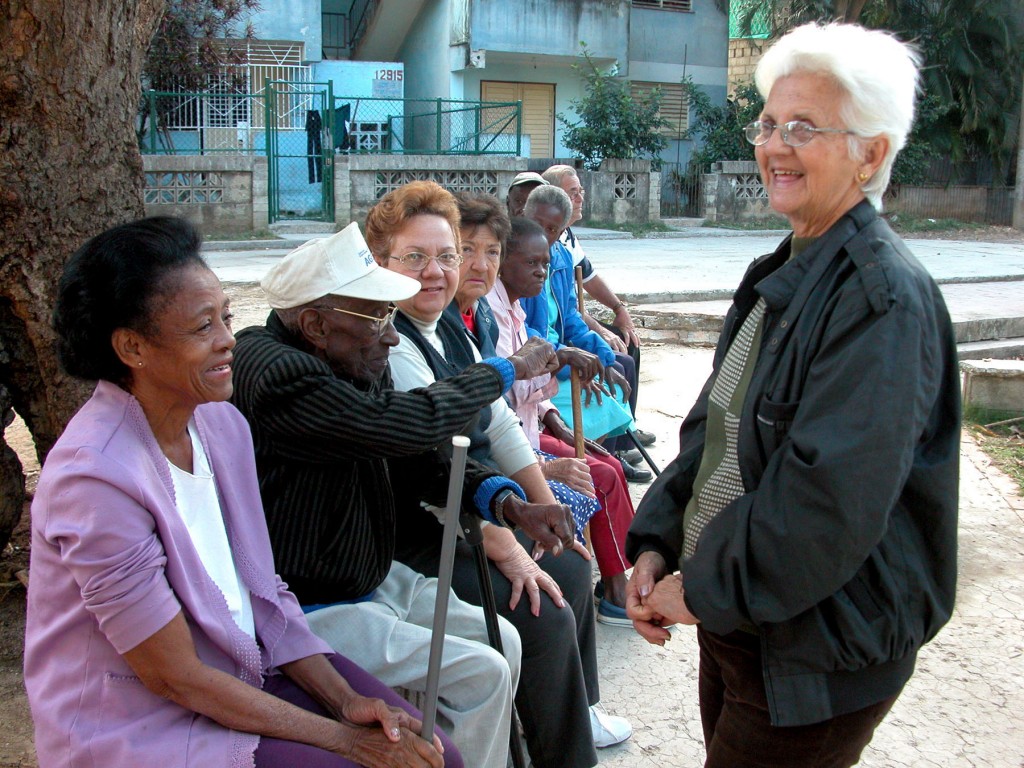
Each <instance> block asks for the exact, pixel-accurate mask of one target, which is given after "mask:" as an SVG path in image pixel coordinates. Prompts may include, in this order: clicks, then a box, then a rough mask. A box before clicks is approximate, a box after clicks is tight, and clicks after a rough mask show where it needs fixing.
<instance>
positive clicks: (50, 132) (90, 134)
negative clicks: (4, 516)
mask: <svg viewBox="0 0 1024 768" xmlns="http://www.w3.org/2000/svg"><path fill="white" fill-rule="evenodd" d="M164 7H165V0H75V1H74V2H60V3H55V2H53V1H52V0H9V2H7V3H5V4H4V8H3V10H0V40H3V46H2V47H0V147H2V149H0V387H6V390H7V392H8V393H9V398H10V401H11V403H12V404H13V407H14V409H15V410H16V411H17V412H18V413H19V414H20V415H21V417H22V419H24V421H25V423H26V424H27V425H28V428H29V430H30V431H31V432H32V436H33V438H34V439H35V445H36V453H37V454H38V456H39V460H40V462H41V461H42V460H43V459H45V457H46V453H47V452H48V451H49V450H50V448H51V447H52V445H53V443H54V442H55V441H56V439H57V437H58V436H59V435H60V432H61V430H62V429H63V428H64V426H65V425H66V424H67V421H68V419H70V418H71V416H72V415H73V414H74V412H75V411H76V410H77V409H78V407H79V406H80V405H81V403H82V401H83V400H84V398H85V397H86V396H87V394H88V393H89V391H90V389H91V387H90V386H89V385H87V384H86V383H84V382H81V381H77V380H75V379H72V378H70V377H68V376H67V375H66V374H64V372H63V371H61V370H60V367H59V366H58V364H57V356H56V350H55V335H54V332H53V329H52V327H51V323H50V317H51V315H52V312H53V303H54V298H55V295H56V286H57V280H58V278H59V277H60V273H61V270H62V269H63V266H64V263H65V261H66V260H67V258H68V257H69V256H70V255H71V254H72V253H73V252H74V251H75V249H77V248H78V246H79V245H81V244H82V243H83V242H84V241H85V240H86V239H88V238H89V237H91V236H93V235H95V234H97V233H99V232H101V231H103V230H105V229H107V228H109V227H111V226H113V225H114V224H118V223H121V222H124V221H128V220H130V219H133V218H138V217H139V216H141V215H142V213H143V205H142V160H141V157H140V155H139V148H138V144H137V142H136V139H135V132H134V120H135V114H136V108H137V106H138V101H139V95H140V84H139V77H140V74H141V71H142V64H143V61H144V59H145V55H146V49H147V47H148V45H149V40H150V38H151V37H152V35H153V31H154V30H155V29H156V25H157V23H158V21H159V19H160V16H161V15H162V13H163V11H164ZM0 434H2V433H0ZM5 448H6V446H5V445H3V444H2V437H0V455H3V454H4V449H5ZM9 492H11V493H14V492H15V490H14V489H13V487H12V486H11V485H10V484H8V486H7V487H3V488H0V493H3V494H4V496H5V497H6V495H7V493H9ZM19 507H20V505H19ZM0 536H2V538H0V546H3V544H4V543H5V542H6V536H3V531H2V529H0Z"/></svg>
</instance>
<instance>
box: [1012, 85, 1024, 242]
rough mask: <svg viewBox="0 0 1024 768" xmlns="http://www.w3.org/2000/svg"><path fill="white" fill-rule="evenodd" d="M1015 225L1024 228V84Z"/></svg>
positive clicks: (1015, 192) (1019, 132) (1022, 88)
mask: <svg viewBox="0 0 1024 768" xmlns="http://www.w3.org/2000/svg"><path fill="white" fill-rule="evenodd" d="M1013 226H1014V229H1024V84H1022V85H1021V91H1020V124H1019V125H1018V126H1017V185H1016V187H1015V189H1014V193H1013Z"/></svg>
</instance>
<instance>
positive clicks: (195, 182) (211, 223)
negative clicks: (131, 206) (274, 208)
mask: <svg viewBox="0 0 1024 768" xmlns="http://www.w3.org/2000/svg"><path fill="white" fill-rule="evenodd" d="M142 167H143V170H144V171H145V185H144V191H143V196H144V202H145V206H146V215H147V216H161V215H162V216H180V217H182V218H186V219H188V220H189V221H191V222H192V223H193V224H196V225H197V226H199V227H200V228H201V229H202V231H203V233H204V235H206V236H207V237H209V236H211V235H232V234H248V233H251V232H254V231H261V230H265V229H266V228H267V220H268V199H267V186H268V180H267V158H265V157H260V156H254V155H226V154H225V155H143V157H142Z"/></svg>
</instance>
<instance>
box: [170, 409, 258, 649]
mask: <svg viewBox="0 0 1024 768" xmlns="http://www.w3.org/2000/svg"><path fill="white" fill-rule="evenodd" d="M188 434H189V437H190V438H192V473H191V474H189V473H188V472H186V471H185V470H183V469H181V468H180V467H177V466H175V465H174V464H172V463H171V462H170V461H168V462H167V466H169V467H170V468H171V480H172V481H173V483H174V495H175V498H176V501H177V504H176V506H177V508H178V514H179V515H181V519H182V521H183V522H184V523H185V527H186V528H187V529H188V533H189V536H191V537H192V544H193V545H194V546H195V548H196V551H197V552H198V553H199V559H200V560H201V561H202V563H203V567H204V568H206V572H207V573H208V574H209V575H210V578H211V579H213V583H214V584H216V585H217V586H218V587H219V588H220V591H221V592H222V593H223V594H224V600H225V601H226V602H227V604H228V610H229V611H231V618H233V619H234V620H235V623H236V624H238V626H239V628H240V629H241V630H242V631H243V632H245V633H247V634H248V635H249V636H250V637H251V638H253V639H254V640H255V639H256V625H255V623H254V622H253V617H252V598H251V597H250V595H249V590H248V588H247V587H246V586H245V584H243V583H242V577H241V576H240V575H239V573H238V568H236V567H235V559H234V557H233V556H232V554H231V545H230V544H228V532H227V529H226V528H225V527H224V516H223V515H222V514H221V510H220V499H218V498H217V486H216V484H215V483H214V479H213V470H212V469H211V468H210V461H209V459H208V458H207V456H206V451H204V450H203V444H202V443H201V442H200V441H199V435H198V433H197V432H196V426H195V422H194V421H191V420H190V421H189V423H188Z"/></svg>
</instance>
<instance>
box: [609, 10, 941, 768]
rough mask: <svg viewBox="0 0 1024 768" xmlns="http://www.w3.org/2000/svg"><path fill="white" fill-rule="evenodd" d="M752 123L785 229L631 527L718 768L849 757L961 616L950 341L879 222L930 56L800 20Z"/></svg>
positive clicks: (820, 767) (632, 552) (914, 272)
mask: <svg viewBox="0 0 1024 768" xmlns="http://www.w3.org/2000/svg"><path fill="white" fill-rule="evenodd" d="M755 78H756V82H757V86H758V89H759V90H760V91H761V93H762V94H764V95H765V97H766V101H765V105H764V110H763V111H762V112H761V115H760V118H759V119H758V120H756V121H754V122H753V123H751V124H750V125H749V126H747V128H746V136H747V139H748V140H749V141H750V142H751V143H752V144H754V145H755V146H756V147H757V149H756V155H757V161H758V165H759V167H760V171H761V177H762V180H763V182H764V185H765V188H766V190H767V192H768V197H769V201H770V203H771V205H772V207H773V208H774V209H775V210H776V211H778V212H779V213H781V214H783V215H784V216H786V217H787V218H788V220H789V222H790V224H791V226H792V228H793V232H792V234H791V235H790V236H789V237H787V238H786V239H785V240H784V241H783V243H782V244H781V245H780V246H779V248H778V249H777V250H776V251H775V252H774V253H772V254H769V255H767V256H764V257H762V258H760V259H758V260H756V261H755V262H754V263H753V264H752V265H751V267H750V268H749V270H748V272H747V275H746V276H745V277H744V279H743V282H742V283H741V284H740V287H739V289H738V290H737V292H736V294H735V296H734V301H733V306H732V308H731V309H730V311H729V314H728V316H727V317H726V320H725V326H724V328H723V330H722V335H721V340H720V341H719V345H718V349H717V351H716V354H715V361H714V369H713V372H712V375H711V377H710V379H709V380H708V382H707V384H706V385H705V387H704V390H703V391H702V393H701V395H700V397H699V399H698V401H697V403H696V405H695V406H694V407H693V409H692V410H691V411H690V413H689V415H688V416H687V418H686V419H685V421H684V422H683V425H682V428H681V432H680V448H681V450H680V453H679V456H678V457H677V458H676V459H675V460H674V461H673V462H672V464H671V465H670V466H669V467H668V468H667V469H666V471H665V472H664V473H663V474H662V475H661V476H660V477H659V478H658V480H657V481H656V483H655V484H654V485H653V486H652V487H651V489H650V491H648V493H647V495H646V496H645V498H644V500H643V502H642V503H641V505H640V508H639V510H638V512H637V516H636V519H635V520H634V523H633V525H632V527H631V528H630V534H629V541H628V546H627V552H628V554H629V556H630V558H631V559H632V560H633V562H634V563H635V568H634V572H633V575H632V577H631V580H630V584H629V586H628V588H627V609H628V612H629V615H630V617H631V618H632V619H633V620H634V626H635V627H636V629H637V631H638V632H639V633H640V634H641V635H642V636H643V637H644V638H646V639H647V640H648V641H650V642H652V643H658V644H661V643H664V642H665V640H667V639H668V637H669V634H668V631H667V629H666V628H667V627H668V626H669V625H670V624H672V623H683V624H697V625H698V628H697V637H698V641H699V644H700V682H699V690H700V708H701V720H702V724H703V728H704V740H705V746H706V748H707V762H706V763H705V766H711V767H713V768H720V767H721V766H737V765H742V766H769V765H770V766H773V768H778V767H779V766H807V767H808V768H810V767H811V766H813V767H814V768H830V767H833V766H835V767H839V766H850V765H853V764H854V763H856V762H857V761H858V759H859V756H860V753H861V750H862V749H863V748H864V746H865V745H866V744H867V743H868V742H869V741H870V740H871V737H872V734H873V733H874V730H875V727H876V726H877V725H878V723H879V722H881V720H882V718H883V717H885V715H886V713H887V712H888V711H889V709H890V708H891V707H892V705H893V703H894V702H895V701H896V698H897V696H899V694H900V692H901V690H902V689H903V686H904V685H905V684H906V682H907V681H908V680H909V679H910V676H911V674H912V673H913V671H914V664H915V660H916V657H917V651H918V649H920V648H921V646H922V645H924V643H926V642H927V641H929V640H930V639H931V638H932V637H934V636H935V634H936V633H937V632H938V631H939V629H940V628H941V627H942V625H943V624H944V623H945V622H946V621H947V620H948V618H949V616H950V613H951V611H952V608H953V598H954V592H955V585H956V530H957V486H958V442H959V434H960V426H959V423H960V404H959V399H958V390H959V377H958V373H957V358H956V347H955V342H954V338H953V333H952V329H951V326H950V321H949V315H948V313H947V311H946V308H945V305H944V303H943V301H942V296H941V294H940V293H939V289H938V287H937V286H936V284H935V282H934V281H933V280H932V278H931V277H930V276H929V275H928V273H927V272H926V271H925V269H924V268H923V267H922V266H921V264H920V263H919V262H918V261H917V260H916V259H915V258H914V257H913V256H912V255H911V254H910V252H909V251H908V250H907V248H906V246H905V245H904V244H903V242H902V241H901V240H900V238H899V237H898V236H897V235H895V234H894V233H893V232H892V230H891V229H889V227H888V225H887V224H886V223H885V221H883V220H882V219H881V218H880V217H879V215H878V208H880V203H881V196H882V192H883V191H884V190H885V188H886V185H887V184H888V180H889V173H890V170H891V168H892V162H893V158H894V157H895V155H896V153H897V152H898V151H899V149H900V148H901V147H902V146H903V144H904V142H905V140H906V136H907V133H908V132H909V131H910V127H911V123H912V120H913V102H914V90H915V86H916V82H917V56H916V55H915V53H914V52H913V50H912V49H910V48H909V47H908V46H906V45H904V44H902V43H900V42H899V41H897V40H896V39H894V38H893V37H891V36H890V35H888V34H885V33H882V32H877V31H874V32H870V31H867V30H864V29H862V28H860V27H857V26H853V25H838V24H833V25H828V26H819V25H816V24H810V25H806V26H803V27H799V28H797V29H795V30H793V31H792V32H790V33H789V34H787V35H785V36H784V37H782V38H781V39H780V40H779V41H778V42H777V43H776V44H775V45H774V46H773V47H772V48H771V49H770V50H768V51H767V53H766V54H765V55H764V57H763V58H762V60H761V62H760V63H759V65H758V68H757V72H756V75H755Z"/></svg>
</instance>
